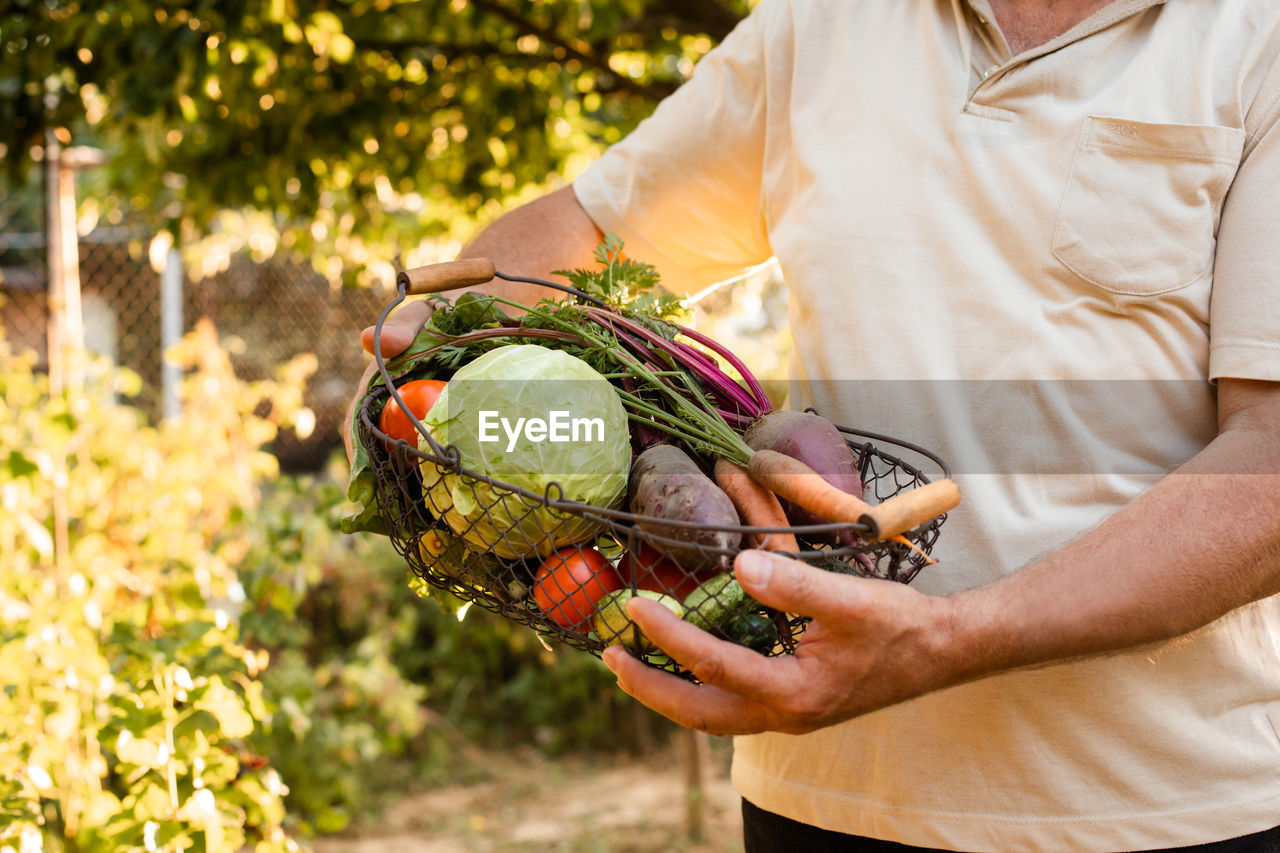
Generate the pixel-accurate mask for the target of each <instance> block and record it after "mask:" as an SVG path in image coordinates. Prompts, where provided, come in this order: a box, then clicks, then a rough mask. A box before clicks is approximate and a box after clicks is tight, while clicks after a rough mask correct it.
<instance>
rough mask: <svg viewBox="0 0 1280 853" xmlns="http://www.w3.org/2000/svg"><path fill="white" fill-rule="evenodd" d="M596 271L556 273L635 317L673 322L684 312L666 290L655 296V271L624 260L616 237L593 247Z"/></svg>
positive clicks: (681, 306)
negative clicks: (598, 265)
mask: <svg viewBox="0 0 1280 853" xmlns="http://www.w3.org/2000/svg"><path fill="white" fill-rule="evenodd" d="M595 259H596V262H597V263H599V264H600V268H599V269H595V270H588V269H581V268H579V269H575V270H556V271H555V274H556V275H562V276H564V277H565V278H567V279H569V281H570V282H571V283H572V284H573V286H574V287H576V288H577V289H578V290H581V291H582V292H583V293H585V294H587V295H588V296H594V297H595V298H596V299H599V300H601V301H602V302H604V303H606V304H607V305H610V306H612V307H614V308H617V309H620V310H626V311H628V312H632V313H634V314H636V315H638V317H649V318H658V319H666V320H675V319H678V318H680V317H682V316H684V315H685V314H686V313H687V312H686V310H685V308H684V306H683V305H682V304H681V302H680V300H679V299H677V298H676V297H675V296H672V295H671V294H670V293H666V292H665V291H662V292H659V293H656V294H655V293H654V292H653V290H654V288H656V287H657V286H658V271H657V269H655V268H654V267H653V266H651V265H650V264H646V263H642V262H640V261H637V260H633V259H632V258H628V257H626V256H625V255H624V254H623V253H622V240H621V239H620V238H619V237H618V235H617V234H606V235H605V238H604V241H603V242H601V243H600V245H598V246H596V251H595Z"/></svg>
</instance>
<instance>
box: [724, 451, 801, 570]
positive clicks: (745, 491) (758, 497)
mask: <svg viewBox="0 0 1280 853" xmlns="http://www.w3.org/2000/svg"><path fill="white" fill-rule="evenodd" d="M715 475H716V485H717V486H719V487H720V488H721V490H722V491H724V493H725V494H727V495H728V496H729V499H730V500H732V501H733V505H734V506H735V507H737V508H738V513H739V514H740V515H741V516H742V520H743V521H744V522H745V523H746V524H747V525H748V526H749V527H788V526H790V524H789V522H788V521H787V516H786V513H784V512H783V511H782V504H780V503H778V497H777V495H775V494H774V493H773V492H771V491H769V490H768V489H766V488H764V487H763V486H761V485H760V484H759V483H757V482H756V481H755V480H753V479H751V477H750V475H749V474H747V469H745V468H743V467H742V466H741V465H735V464H733V463H732V462H730V461H729V460H728V459H717V460H716V468H715ZM751 544H752V545H753V546H755V547H757V548H762V549H764V550H765V551H793V552H794V551H799V550H800V546H799V544H798V543H797V542H796V537H795V536H793V535H792V534H790V533H766V534H753V535H752V536H751Z"/></svg>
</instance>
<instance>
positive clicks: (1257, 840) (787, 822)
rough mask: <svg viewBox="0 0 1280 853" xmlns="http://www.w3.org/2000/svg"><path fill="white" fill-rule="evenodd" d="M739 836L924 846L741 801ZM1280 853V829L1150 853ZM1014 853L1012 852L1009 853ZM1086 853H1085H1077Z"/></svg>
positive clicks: (776, 849)
mask: <svg viewBox="0 0 1280 853" xmlns="http://www.w3.org/2000/svg"><path fill="white" fill-rule="evenodd" d="M742 837H743V841H744V842H745V844H746V853H798V851H803V853H922V851H926V850H932V848H926V847H909V846H907V845H906V844H898V843H897V842H895V841H880V840H879V839H875V838H863V837H861V836H858V835H845V834H844V833H842V832H832V831H831V830H828V829H819V828H818V827H816V826H810V825H809V824H807V823H800V822H799V821H795V820H791V819H790V818H786V817H782V816H781V815H776V814H774V813H773V812H767V811H765V810H764V809H762V808H758V807H757V806H755V805H752V804H751V803H749V802H747V801H746V800H743V801H742ZM1173 851H1180V853H1182V852H1183V851H1185V853H1280V826H1278V827H1276V828H1275V829H1268V830H1265V831H1263V832H1259V833H1256V834H1254V835H1243V836H1241V837H1240V838H1232V839H1228V840H1227V841H1215V842H1213V843H1211V844H1197V845H1195V846H1193V847H1175V848H1169V849H1167V850H1162V851H1150V853H1173ZM1009 853H1015V851H1009ZM1080 853H1087V851H1080Z"/></svg>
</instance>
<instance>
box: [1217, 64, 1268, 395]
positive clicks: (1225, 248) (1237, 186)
mask: <svg viewBox="0 0 1280 853" xmlns="http://www.w3.org/2000/svg"><path fill="white" fill-rule="evenodd" d="M1254 102H1255V104H1257V105H1258V107H1259V109H1258V110H1257V111H1256V112H1251V113H1250V115H1249V116H1247V117H1246V121H1245V130H1246V132H1247V133H1248V136H1247V137H1246V141H1245V154H1244V159H1243V160H1242V162H1241V165H1240V168H1239V170H1238V171H1237V172H1236V177H1235V180H1234V182H1233V183H1232V185H1231V189H1230V190H1229V191H1228V192H1227V197H1226V201H1225V203H1224V204H1223V207H1222V218H1221V220H1220V222H1219V227H1218V249H1217V257H1216V259H1215V262H1214V279H1213V294H1212V296H1211V298H1210V303H1209V378H1210V379H1213V380H1217V379H1221V378H1224V377H1230V378H1235V379H1262V380H1268V381H1280V64H1275V65H1272V66H1271V71H1270V72H1269V73H1268V74H1267V76H1266V81H1265V85H1264V86H1263V87H1262V91H1261V93H1260V94H1259V95H1258V96H1257V97H1256V98H1255V101H1254Z"/></svg>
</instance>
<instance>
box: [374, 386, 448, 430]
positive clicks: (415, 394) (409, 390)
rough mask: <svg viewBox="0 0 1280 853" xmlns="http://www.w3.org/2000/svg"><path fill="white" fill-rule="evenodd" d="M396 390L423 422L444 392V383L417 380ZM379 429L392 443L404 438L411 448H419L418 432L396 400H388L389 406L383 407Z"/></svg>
mask: <svg viewBox="0 0 1280 853" xmlns="http://www.w3.org/2000/svg"><path fill="white" fill-rule="evenodd" d="M396 390H397V391H399V392H400V397H401V399H403V400H404V404H405V405H406V406H408V407H409V411H410V412H412V413H413V414H414V415H415V416H417V418H418V420H422V419H423V418H425V417H426V416H427V412H429V411H431V407H432V406H434V405H435V402H436V398H437V397H439V396H440V392H441V391H443V390H444V382H442V381H440V380H439V379H415V380H413V381H412V382H406V383H404V384H403V385H401V386H399V387H398V388H397V389H396ZM378 427H379V428H380V429H381V430H382V431H383V432H385V433H386V434H387V435H388V436H389V437H390V440H391V443H394V442H395V440H396V439H398V438H403V439H404V440H405V441H407V442H408V443H409V446H410V447H417V446H418V430H417V429H416V428H415V427H414V425H413V421H411V420H409V416H408V415H406V414H405V413H404V412H403V411H402V410H401V409H400V406H399V405H398V404H397V403H396V401H395V399H394V398H391V399H388V400H387V404H386V405H385V406H383V407H382V417H381V418H379V419H378Z"/></svg>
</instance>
